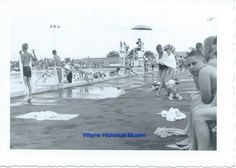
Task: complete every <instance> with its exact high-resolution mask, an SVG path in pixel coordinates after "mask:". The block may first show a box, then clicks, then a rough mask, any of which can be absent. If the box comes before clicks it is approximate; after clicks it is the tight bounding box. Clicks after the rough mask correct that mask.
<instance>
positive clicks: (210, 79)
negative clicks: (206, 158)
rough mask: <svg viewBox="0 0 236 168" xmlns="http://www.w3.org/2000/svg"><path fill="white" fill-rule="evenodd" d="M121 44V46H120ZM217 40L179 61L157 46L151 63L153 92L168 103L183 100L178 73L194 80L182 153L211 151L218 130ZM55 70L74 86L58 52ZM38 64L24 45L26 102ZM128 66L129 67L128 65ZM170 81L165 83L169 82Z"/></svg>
mask: <svg viewBox="0 0 236 168" xmlns="http://www.w3.org/2000/svg"><path fill="white" fill-rule="evenodd" d="M121 44H122V43H121ZM137 45H138V47H137V48H135V51H136V50H137V51H139V50H141V49H142V48H143V42H141V39H139V40H138V42H137ZM216 46H217V37H213V36H211V37H208V38H206V39H205V40H204V43H203V44H202V43H201V42H198V43H196V46H195V48H194V49H192V51H190V52H188V53H187V56H186V57H183V56H181V57H180V58H179V59H178V61H176V57H175V49H174V48H173V46H171V45H169V44H168V45H165V46H164V47H162V45H161V44H158V45H157V46H156V55H155V57H154V59H153V60H154V61H153V60H152V64H151V65H152V69H154V68H155V67H157V68H158V74H159V83H157V82H154V84H153V87H152V90H156V96H160V95H161V91H162V89H164V91H165V94H164V95H166V96H167V97H168V99H169V100H171V101H172V100H174V99H177V100H182V99H183V97H182V96H181V95H180V94H179V93H178V90H177V88H176V85H175V84H176V83H177V82H178V79H177V78H176V77H175V75H176V70H177V69H178V71H179V72H184V71H186V70H188V71H189V72H190V73H191V75H192V78H193V81H194V83H195V86H196V91H195V93H194V94H192V95H191V105H190V117H189V120H188V123H187V125H186V128H185V129H184V132H183V134H185V135H187V136H188V137H187V138H186V139H184V140H183V141H181V142H177V143H176V145H178V146H179V147H181V148H182V149H189V150H210V149H213V148H214V147H213V146H212V140H213V139H212V129H213V128H214V130H216V129H215V128H216V107H217V70H216V68H217V47H216ZM52 55H53V60H54V68H55V70H56V74H57V78H58V82H59V83H62V82H63V81H62V76H63V74H65V76H66V79H67V81H68V83H71V82H72V78H73V70H72V66H71V64H70V62H69V61H68V62H66V65H65V66H63V67H62V63H61V59H60V57H59V56H58V54H57V51H56V50H53V51H52ZM34 60H37V58H36V54H35V52H34V50H33V52H32V54H31V53H29V52H28V44H27V43H24V44H23V45H22V50H21V51H20V64H22V70H23V71H22V72H23V79H24V84H25V87H26V88H27V95H26V98H25V99H27V101H30V100H31V98H32V87H31V83H30V81H31V74H32V72H31V71H32V68H31V66H30V62H31V61H34ZM126 64H127V63H126ZM119 71H120V68H119V67H118V68H116V69H115V70H112V71H110V73H109V74H108V75H109V76H114V75H118V73H119ZM125 72H126V73H128V74H137V73H136V72H134V71H133V70H132V65H131V64H129V65H128V64H127V65H126V66H125ZM167 76H168V78H169V80H168V81H166V78H167ZM103 77H106V74H105V73H104V72H102V71H97V72H85V71H82V70H81V71H79V78H80V79H83V80H87V81H92V80H93V79H98V78H103Z"/></svg>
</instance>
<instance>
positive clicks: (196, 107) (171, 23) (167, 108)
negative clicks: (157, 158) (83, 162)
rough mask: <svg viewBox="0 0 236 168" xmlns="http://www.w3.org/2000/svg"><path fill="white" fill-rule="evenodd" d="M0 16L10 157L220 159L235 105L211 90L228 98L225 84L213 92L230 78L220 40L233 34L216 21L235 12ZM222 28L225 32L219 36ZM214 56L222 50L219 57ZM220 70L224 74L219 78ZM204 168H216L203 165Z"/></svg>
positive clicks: (19, 8) (131, 6)
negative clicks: (71, 155)
mask: <svg viewBox="0 0 236 168" xmlns="http://www.w3.org/2000/svg"><path fill="white" fill-rule="evenodd" d="M4 5H5V7H7V8H5V10H4V9H3V10H2V14H4V12H5V13H7V14H9V15H8V16H7V17H5V18H6V20H5V22H4V23H7V24H8V25H9V26H8V29H7V33H6V34H5V36H6V37H7V38H8V41H6V44H7V45H6V46H7V47H6V48H7V49H8V52H7V54H8V55H7V56H5V57H8V58H7V61H4V62H8V67H7V70H8V71H9V72H5V71H4V73H6V74H7V75H8V77H7V80H8V79H9V80H8V86H7V87H5V88H4V86H5V85H4V83H5V82H4V83H3V84H2V88H1V89H3V92H2V93H3V98H1V99H4V101H3V102H8V103H7V104H8V105H7V104H6V107H5V105H4V107H3V110H2V112H4V113H8V114H7V115H8V117H7V118H4V119H2V120H4V123H5V125H8V126H7V127H6V128H7V130H8V135H9V136H8V138H7V141H8V142H7V144H8V146H5V147H4V149H7V150H8V151H10V152H9V153H14V152H16V153H17V155H20V153H21V152H20V151H25V152H28V154H27V155H30V152H31V151H32V153H37V152H38V151H40V153H41V155H44V151H45V153H46V152H47V151H51V152H53V153H54V154H57V151H58V155H59V154H60V155H61V153H63V151H69V152H70V151H72V152H89V153H93V151H95V152H96V151H100V152H103V151H104V152H106V151H108V152H113V153H116V152H137V153H138V154H140V153H141V154H140V155H142V152H150V151H152V152H157V153H158V155H161V152H165V153H164V154H165V156H166V157H173V156H174V155H173V154H171V155H170V156H168V152H175V153H176V155H179V154H180V155H181V154H184V155H188V154H190V155H191V154H194V156H195V157H197V156H198V155H199V156H200V155H201V156H200V157H202V158H204V159H205V158H206V157H207V155H206V156H204V155H203V154H200V153H201V152H209V155H210V154H211V153H213V154H217V153H218V152H221V150H222V149H223V147H222V146H221V144H222V137H223V134H221V132H225V131H226V130H224V129H226V128H229V127H230V126H232V125H233V122H230V120H228V121H229V122H228V123H227V117H228V118H230V119H232V118H233V112H232V111H233V105H231V104H230V103H232V104H233V102H234V101H233V99H232V98H229V97H228V96H226V94H224V97H222V95H223V94H222V93H221V92H222V91H220V90H222V89H223V90H224V89H225V91H226V90H227V89H228V90H231V91H230V93H229V92H228V94H230V95H231V96H232V93H231V92H234V90H232V89H233V83H228V84H226V85H225V84H224V83H223V82H226V81H232V78H233V77H232V76H233V75H231V74H227V72H228V71H231V73H232V74H233V72H234V69H233V62H232V58H231V57H232V56H233V55H232V52H233V51H234V54H235V50H233V47H235V43H234V46H233V43H230V42H231V41H230V40H232V39H233V38H232V39H231V38H230V40H228V41H227V39H226V37H228V36H230V35H227V33H229V34H230V33H233V32H234V31H235V30H234V29H233V24H235V23H234V22H233V17H232V18H230V17H229V18H228V19H224V15H225V16H231V15H230V14H231V12H233V10H235V2H234V1H230V0H228V1H227V0H225V1H224V0H222V1H203V0H200V1H194V0H192V1H186V0H179V1H173V0H168V1H162V0H157V1H151V0H148V1H131V0H129V1H122V0H121V1H113V2H111V1H106V0H99V1H92V0H91V1H87V2H85V1H83V0H79V1H58V2H57V1H53V0H52V1H48V2H46V1H35V2H32V1H31V2H30V1H23V0H20V1H12V2H9V3H5V4H4ZM233 7H234V8H233ZM6 9H9V11H8V10H6ZM230 10H232V11H230ZM224 11H225V12H224ZM227 14H228V15H227ZM222 21H223V23H222ZM231 22H232V23H231ZM224 24H225V25H231V24H232V27H228V30H227V29H226V30H225V31H224V29H223V28H224ZM222 32H223V33H222ZM224 32H225V36H223V35H224ZM1 33H2V34H4V33H3V32H1ZM230 37H231V36H230ZM234 38H235V37H234ZM217 41H218V43H217ZM232 41H233V40H232ZM1 44H2V43H1ZM224 44H232V45H231V46H229V45H228V46H227V47H228V48H227V47H226V48H225V50H228V51H225V50H223V51H222V48H224V47H222V46H224ZM229 50H230V51H229ZM231 50H232V51H231ZM217 51H218V52H217ZM222 53H225V54H227V53H229V54H231V55H232V56H230V58H229V59H228V56H227V55H229V54H227V55H222ZM222 57H223V59H222ZM2 59H3V58H2ZM219 59H220V61H219ZM217 60H218V61H217ZM221 60H226V61H225V62H227V61H228V62H229V63H231V64H228V65H226V66H225V65H224V67H223V68H222V64H225V62H224V63H223V61H221ZM1 64H2V63H1ZM5 67H6V66H5ZM227 68H228V69H227ZM225 69H227V70H225ZM224 70H225V71H224ZM219 72H220V73H219ZM222 74H223V77H222ZM7 75H6V76H7ZM217 76H218V80H217ZM219 77H220V78H219ZM219 79H220V81H219ZM224 79H225V80H224ZM3 80H4V79H3ZM217 86H218V89H217ZM7 88H9V89H7ZM4 89H6V90H7V91H4ZM7 92H8V93H7ZM5 93H6V94H5ZM217 97H218V98H217ZM225 97H226V98H225ZM227 98H228V99H229V100H227ZM5 100H6V101H5ZM221 100H225V101H226V102H227V103H229V104H228V105H226V104H225V103H223V101H221ZM225 106H227V107H225ZM4 109H7V111H4ZM222 109H223V110H222ZM222 113H224V116H225V118H223V117H221V116H222V115H223V114H222ZM231 113H232V114H231ZM219 115H220V116H219ZM1 118H2V116H1ZM223 124H229V126H228V127H227V126H225V127H223V126H222V125H223ZM230 124H231V125H230ZM230 128H231V127H230ZM222 129H223V131H222ZM232 130H233V127H232ZM229 131H231V130H229ZM228 136H231V137H232V139H231V140H232V141H231V140H229V141H228V143H226V142H227V141H225V143H226V144H227V145H231V143H232V142H233V135H232V134H231V135H228ZM226 144H225V145H226ZM227 147H228V146H227ZM232 149H233V147H232ZM227 150H228V148H227ZM227 150H222V151H223V152H226V151H227ZM116 154H117V153H116ZM221 154H222V153H221ZM111 155H112V154H111ZM121 155H122V154H121ZM143 155H147V156H145V157H148V155H150V154H147V153H145V154H144V153H143ZM151 155H152V154H151ZM126 156H129V154H127V153H126ZM32 157H33V154H32ZM45 157H46V155H45ZM60 157H61V158H63V157H62V156H60ZM109 157H112V156H109ZM162 157H164V155H163V156H162ZM232 157H233V156H232ZM216 158H217V157H215V159H216ZM25 159H26V160H27V158H25ZM48 159H49V158H48ZM91 159H92V158H91ZM166 159H167V158H166ZM199 159H200V158H199ZM227 159H229V160H230V161H231V157H230V156H229V158H227ZM105 160H106V159H105ZM150 160H151V159H150ZM187 160H188V163H189V162H190V159H187ZM62 161H63V160H60V161H58V162H52V163H53V165H58V166H59V165H63V162H62ZM165 161H166V160H165V159H164V160H163V162H165ZM230 161H229V162H228V164H232V162H230ZM195 162H197V161H195ZM13 163H15V162H13ZM20 163H24V162H23V161H22V162H20ZM32 163H33V162H32ZM35 163H36V162H35ZM50 163H51V162H50ZM60 163H62V164H60ZM96 163H97V162H96ZM150 163H151V162H150ZM165 163H167V165H173V164H174V163H177V165H179V166H182V165H184V164H183V163H178V162H176V161H175V162H174V161H173V164H172V163H171V162H165ZM168 163H169V164H168ZM222 163H223V162H222ZM42 164H43V163H42ZM199 164H201V165H203V166H204V165H205V164H203V163H201V162H199ZM206 164H207V163H206ZM45 165H50V164H45ZM67 165H70V164H67ZM72 165H73V164H72ZM109 165H110V164H109ZM118 165H120V164H118ZM121 165H122V164H121ZM123 165H125V164H123ZM133 165H139V162H137V164H135V163H134V164H133ZM147 165H150V166H151V165H154V164H147ZM188 165H190V164H188ZM201 165H200V166H201ZM209 165H214V162H213V159H210V157H209Z"/></svg>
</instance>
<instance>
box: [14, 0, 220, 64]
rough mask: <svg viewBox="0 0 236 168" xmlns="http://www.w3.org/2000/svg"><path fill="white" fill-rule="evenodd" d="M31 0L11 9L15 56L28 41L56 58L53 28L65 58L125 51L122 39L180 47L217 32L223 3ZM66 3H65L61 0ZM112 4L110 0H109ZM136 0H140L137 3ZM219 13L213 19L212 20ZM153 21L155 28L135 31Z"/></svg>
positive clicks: (151, 46) (146, 45)
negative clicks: (39, 0)
mask: <svg viewBox="0 0 236 168" xmlns="http://www.w3.org/2000/svg"><path fill="white" fill-rule="evenodd" d="M54 2H55V3H34V4H33V3H31V4H30V3H27V5H25V4H21V3H19V4H15V5H13V6H12V12H11V14H12V15H11V52H12V59H14V60H16V59H17V58H18V52H19V50H20V49H21V45H22V43H24V42H27V43H29V47H30V51H31V50H32V49H33V48H34V49H35V52H36V54H37V56H38V57H39V58H45V57H48V58H51V57H52V55H51V51H52V49H53V29H51V28H50V25H52V24H56V25H60V28H59V29H56V30H55V34H56V35H55V37H56V50H57V51H58V55H59V56H61V58H65V57H72V58H85V57H88V56H89V57H105V56H106V55H107V53H108V52H109V51H111V50H116V51H118V50H119V44H120V41H125V42H126V43H127V44H128V45H129V46H130V48H133V47H135V42H136V41H137V39H138V38H141V39H142V40H143V42H144V48H145V50H151V51H153V52H155V47H156V45H157V44H159V43H160V44H163V45H165V44H168V43H170V44H173V45H174V46H175V47H176V50H177V51H187V50H188V48H189V47H193V46H195V44H196V43H197V42H202V41H203V40H204V38H206V37H207V36H209V35H216V34H217V17H216V16H217V5H219V4H217V3H214V1H212V2H208V3H205V2H204V1H199V3H193V1H179V3H178V4H177V3H171V2H174V1H165V2H164V1H149V3H145V1H119V2H118V1H113V2H114V3H104V4H102V3H99V4H96V3H92V4H89V3H87V4H83V3H80V4H79V3H75V1H69V2H71V3H66V4H65V3H58V4H57V3H56V1H54ZM58 2H61V1H58ZM106 2H108V1H106ZM133 2H137V4H136V3H133ZM212 17H214V18H215V19H214V20H213V21H207V19H208V18H212ZM140 24H144V25H148V26H150V27H151V28H153V30H152V31H137V30H136V31H135V30H131V28H132V27H134V26H136V25H140Z"/></svg>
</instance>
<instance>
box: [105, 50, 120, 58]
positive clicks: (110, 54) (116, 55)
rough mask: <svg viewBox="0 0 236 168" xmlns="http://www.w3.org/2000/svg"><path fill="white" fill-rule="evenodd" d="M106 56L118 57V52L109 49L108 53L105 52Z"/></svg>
mask: <svg viewBox="0 0 236 168" xmlns="http://www.w3.org/2000/svg"><path fill="white" fill-rule="evenodd" d="M107 57H110V58H111V57H120V54H119V53H118V52H117V51H110V52H109V53H108V54H107Z"/></svg>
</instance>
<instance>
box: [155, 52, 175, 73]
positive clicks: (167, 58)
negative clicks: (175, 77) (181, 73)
mask: <svg viewBox="0 0 236 168" xmlns="http://www.w3.org/2000/svg"><path fill="white" fill-rule="evenodd" d="M158 62H159V63H160V64H164V65H166V66H168V67H170V68H173V69H175V68H176V60H175V56H174V55H173V54H170V55H168V54H167V53H166V52H165V51H163V56H162V57H161V59H159V60H158Z"/></svg>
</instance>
